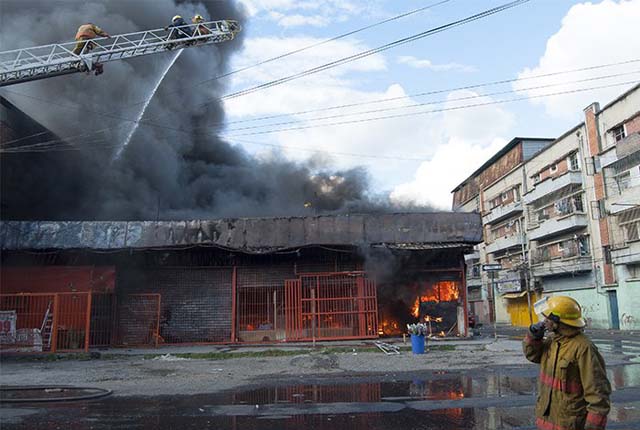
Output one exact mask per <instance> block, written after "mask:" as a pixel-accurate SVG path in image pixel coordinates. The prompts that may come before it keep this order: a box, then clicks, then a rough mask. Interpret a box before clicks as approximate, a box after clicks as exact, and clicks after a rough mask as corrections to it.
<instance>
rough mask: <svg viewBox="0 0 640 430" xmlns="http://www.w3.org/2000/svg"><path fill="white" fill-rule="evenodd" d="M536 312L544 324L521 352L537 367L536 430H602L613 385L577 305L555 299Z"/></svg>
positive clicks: (534, 327) (538, 305) (532, 331)
mask: <svg viewBox="0 0 640 430" xmlns="http://www.w3.org/2000/svg"><path fill="white" fill-rule="evenodd" d="M534 308H535V310H536V313H537V314H541V315H542V316H543V317H544V321H542V322H539V323H537V324H532V325H531V326H530V327H529V331H528V333H527V335H526V337H525V338H524V341H523V350H524V354H525V356H526V357H527V360H529V361H531V362H533V363H539V364H540V379H539V381H538V400H537V402H536V408H535V414H536V426H537V428H538V429H539V430H556V429H574V430H603V429H604V428H605V426H606V423H607V415H608V413H609V408H610V402H609V395H610V394H611V384H610V383H609V380H608V379H607V374H606V371H605V365H604V360H603V359H602V356H601V355H600V352H598V348H596V346H595V345H594V344H593V343H592V342H591V340H589V338H588V337H587V336H585V335H584V333H583V329H584V326H585V325H586V323H585V320H584V319H583V318H582V309H581V308H580V305H579V304H578V302H576V301H575V300H574V299H572V298H571V297H567V296H553V297H545V298H543V299H541V300H538V301H537V302H536V303H535V305H534ZM545 331H548V332H550V335H549V336H548V337H547V338H544V334H545Z"/></svg>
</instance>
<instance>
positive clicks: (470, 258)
mask: <svg viewBox="0 0 640 430" xmlns="http://www.w3.org/2000/svg"><path fill="white" fill-rule="evenodd" d="M473 260H480V252H479V251H473V252H472V253H471V254H464V262H465V263H467V264H469V262H470V261H473Z"/></svg>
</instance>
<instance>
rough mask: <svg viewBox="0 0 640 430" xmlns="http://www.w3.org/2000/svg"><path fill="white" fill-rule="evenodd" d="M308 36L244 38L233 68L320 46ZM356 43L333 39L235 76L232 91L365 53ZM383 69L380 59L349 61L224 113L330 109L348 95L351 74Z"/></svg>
mask: <svg viewBox="0 0 640 430" xmlns="http://www.w3.org/2000/svg"><path fill="white" fill-rule="evenodd" d="M321 40H322V39H315V38H310V37H282V38H280V37H268V38H253V39H247V40H246V41H245V43H244V49H243V51H242V52H241V53H240V54H239V55H237V56H236V60H237V61H238V62H237V64H234V69H238V68H243V67H246V66H250V65H252V64H256V63H258V62H260V61H263V60H265V59H268V58H272V57H276V56H278V55H281V54H283V53H285V52H290V51H294V50H297V49H300V48H304V47H306V46H310V45H313V44H315V43H318V42H320V41H321ZM367 49H368V47H367V46H366V45H364V44H362V43H361V42H359V41H356V40H346V39H345V40H338V41H333V42H330V43H326V44H323V45H320V46H318V47H315V48H313V49H310V50H307V51H303V52H300V53H297V54H294V55H292V56H289V57H286V58H283V59H281V60H278V61H274V62H272V63H267V64H265V65H262V66H260V67H256V68H252V69H249V70H246V71H243V72H242V73H238V74H236V75H234V86H235V87H236V88H247V87H250V86H252V85H255V84H258V83H264V82H269V81H271V80H274V79H278V78H282V77H285V76H289V75H292V74H294V73H296V72H301V71H304V70H308V69H310V68H312V67H315V66H319V65H322V64H325V63H328V62H331V61H334V60H335V59H336V58H343V57H348V56H350V55H353V54H356V53H358V52H362V51H364V50H367ZM385 69H386V63H385V60H384V57H383V56H382V55H379V54H376V55H372V56H369V57H366V58H363V59H361V60H358V61H353V62H350V63H347V64H345V65H342V66H338V67H335V68H333V69H329V70H326V71H323V72H320V73H316V74H313V75H310V76H309V77H305V78H302V79H298V80H295V81H292V82H290V83H285V84H283V85H278V86H276V87H273V88H271V89H267V90H263V91H258V92H256V93H253V94H249V95H246V96H243V97H240V98H237V99H231V100H228V101H226V102H225V110H226V112H227V113H228V114H229V115H232V116H236V117H237V116H247V115H268V114H273V113H284V112H295V111H299V110H303V109H312V108H315V107H324V106H332V105H335V104H337V103H336V101H337V100H338V99H342V96H341V95H342V94H344V93H349V94H351V95H354V94H353V89H352V88H351V87H352V85H353V82H351V81H350V80H349V79H347V78H346V76H347V75H349V74H350V73H353V72H373V71H381V70H385Z"/></svg>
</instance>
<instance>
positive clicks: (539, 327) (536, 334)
mask: <svg viewBox="0 0 640 430" xmlns="http://www.w3.org/2000/svg"><path fill="white" fill-rule="evenodd" d="M529 332H530V333H531V336H532V337H533V338H534V339H536V340H540V339H542V338H543V337H544V322H539V323H536V324H531V325H530V326H529Z"/></svg>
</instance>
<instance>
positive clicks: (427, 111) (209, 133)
mask: <svg viewBox="0 0 640 430" xmlns="http://www.w3.org/2000/svg"><path fill="white" fill-rule="evenodd" d="M636 82H637V81H636V80H634V81H627V82H620V83H615V84H608V85H601V86H597V87H587V88H579V89H573V90H567V91H558V92H554V93H548V94H539V95H535V96H524V97H519V98H514V99H506V100H494V101H490V102H483V103H475V104H468V105H462V106H455V107H448V108H441V109H432V110H426V111H419V112H410V113H403V114H395V115H387V116H380V117H372V118H361V119H357V120H348V121H338V122H333V123H326V124H316V125H308V126H301V127H289V128H282V129H275V130H266V131H257V132H251V133H241V134H237V135H233V134H232V135H228V136H225V135H223V137H225V138H231V139H234V138H237V137H243V136H252V135H260V134H271V133H278V132H283V131H295V130H304V129H310V128H317V127H327V126H336V125H346V124H356V123H366V122H371V121H378V120H386V119H396V118H403V117H410V116H417V115H426V114H432V113H440V112H446V111H457V110H463V109H470V108H476V107H484V106H489V105H497V104H504V103H510V102H516V101H523V100H529V99H537V98H543V97H551V96H557V95H563V94H572V93H577V92H584V91H590V90H596V89H602V88H610V87H615V86H621V85H628V84H630V83H636ZM173 130H174V131H177V132H181V133H191V131H189V130H184V129H173ZM213 133H215V132H204V133H195V135H199V136H203V135H211V134H213ZM216 134H217V133H216ZM53 142H57V141H53ZM46 145H54V143H52V142H45V143H38V144H33V145H23V146H20V147H16V148H7V149H3V150H2V149H0V152H20V151H21V150H22V149H25V148H34V147H43V146H46ZM403 158H410V157H403Z"/></svg>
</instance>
